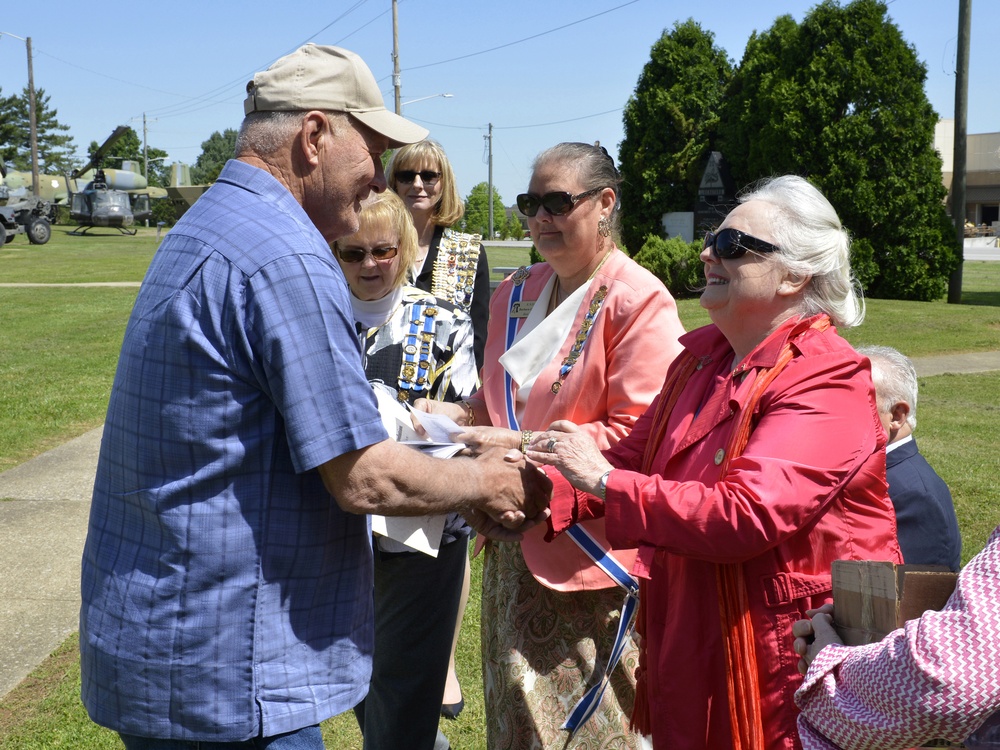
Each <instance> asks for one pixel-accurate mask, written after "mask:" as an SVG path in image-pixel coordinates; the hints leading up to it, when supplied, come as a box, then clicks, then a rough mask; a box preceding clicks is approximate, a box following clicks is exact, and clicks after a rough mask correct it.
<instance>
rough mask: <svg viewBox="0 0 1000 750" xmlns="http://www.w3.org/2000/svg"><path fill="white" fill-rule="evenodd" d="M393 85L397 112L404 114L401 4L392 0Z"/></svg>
mask: <svg viewBox="0 0 1000 750" xmlns="http://www.w3.org/2000/svg"><path fill="white" fill-rule="evenodd" d="M392 87H393V89H395V92H396V114H397V115H401V114H403V104H402V102H401V101H400V99H401V97H402V91H401V89H402V84H401V83H400V80H399V6H398V4H397V2H396V0H392Z"/></svg>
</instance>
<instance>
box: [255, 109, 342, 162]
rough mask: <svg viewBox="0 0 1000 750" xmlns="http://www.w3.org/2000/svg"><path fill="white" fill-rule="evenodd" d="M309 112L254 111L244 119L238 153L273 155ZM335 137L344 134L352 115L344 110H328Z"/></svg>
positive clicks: (286, 141) (296, 130)
mask: <svg viewBox="0 0 1000 750" xmlns="http://www.w3.org/2000/svg"><path fill="white" fill-rule="evenodd" d="M305 114H306V113H305V112H301V111H291V112H251V113H250V114H249V115H247V116H246V117H244V118H243V124H242V125H240V132H239V133H238V134H237V136H236V156H243V155H244V154H256V155H257V156H270V155H271V154H273V153H274V152H275V151H277V150H278V149H279V148H281V147H282V146H284V145H285V144H286V143H288V141H289V140H290V139H291V138H292V136H293V135H294V134H295V133H296V132H298V130H299V128H301V127H302V118H303V117H304V116H305ZM324 114H325V115H326V118H327V119H328V120H329V121H330V128H331V129H332V130H333V134H334V136H339V135H341V134H342V133H343V131H344V128H345V127H346V126H347V124H348V116H347V115H346V114H345V113H343V112H325V113H324Z"/></svg>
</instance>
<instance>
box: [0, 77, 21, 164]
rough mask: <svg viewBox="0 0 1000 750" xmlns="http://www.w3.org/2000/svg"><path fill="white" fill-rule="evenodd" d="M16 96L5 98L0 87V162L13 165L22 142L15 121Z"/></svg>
mask: <svg viewBox="0 0 1000 750" xmlns="http://www.w3.org/2000/svg"><path fill="white" fill-rule="evenodd" d="M16 98H17V97H16V96H4V95H3V87H2V86H0V162H3V163H4V164H13V161H14V156H15V155H16V154H17V149H18V146H17V144H18V143H19V142H20V134H19V133H18V130H17V125H16V123H15V121H14V107H15V106H16V105H15V102H14V100H15V99H16Z"/></svg>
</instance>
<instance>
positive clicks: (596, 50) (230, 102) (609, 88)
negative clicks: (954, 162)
mask: <svg viewBox="0 0 1000 750" xmlns="http://www.w3.org/2000/svg"><path fill="white" fill-rule="evenodd" d="M814 5H815V2H812V1H811V0H810V1H801V2H800V1H799V0H713V2H677V1H675V0H573V1H572V2H570V1H567V0H534V1H533V2H528V1H526V0H507V1H506V2H480V1H479V0H399V3H398V18H399V24H398V29H399V50H400V67H401V76H400V78H401V90H402V100H403V105H404V106H403V114H404V115H406V116H407V117H409V118H411V119H413V120H415V121H417V122H419V123H421V124H422V125H424V126H425V127H427V128H428V129H430V131H431V136H432V137H433V138H435V139H437V140H438V141H440V142H441V143H442V144H443V146H444V148H445V150H446V151H447V153H448V155H449V157H450V158H451V160H452V163H453V165H454V167H455V171H456V175H457V178H458V183H459V189H460V191H461V192H462V195H463V196H464V195H466V194H467V193H468V192H469V190H470V189H471V188H472V186H473V185H475V184H476V183H479V182H486V181H487V179H488V175H489V166H488V159H487V139H486V136H487V134H488V129H489V125H490V124H492V125H493V137H492V144H493V183H494V185H495V186H496V188H497V189H498V190H499V191H500V194H501V196H502V198H503V199H504V202H505V203H506V204H508V205H510V204H511V203H513V201H514V198H515V196H516V195H517V193H519V192H522V191H524V190H525V189H526V187H527V181H528V179H529V176H530V169H531V161H532V159H533V158H534V157H535V155H536V154H537V153H538V152H539V151H541V150H543V149H545V148H547V147H548V146H551V145H553V144H555V143H558V142H559V141H565V140H581V141H587V142H592V141H595V140H599V141H601V143H602V144H603V145H605V146H606V147H607V148H608V150H609V151H610V152H611V153H612V155H613V156H617V150H618V145H619V143H620V142H621V140H622V137H623V131H622V125H621V111H622V107H623V106H624V105H625V103H626V101H627V100H628V97H629V95H630V94H631V92H632V91H633V89H634V88H635V85H636V82H637V81H638V78H639V75H640V73H641V72H642V68H643V66H644V65H645V63H646V62H647V61H648V60H649V52H650V49H651V47H652V45H653V44H654V43H655V42H656V40H657V39H659V37H660V36H661V34H662V33H663V32H664V30H667V29H670V28H671V27H672V26H673V24H674V23H675V22H676V21H683V20H686V19H687V18H693V19H694V20H696V21H697V22H699V23H700V24H701V25H702V27H703V28H704V29H706V30H708V31H711V32H712V33H713V34H714V35H715V41H716V43H717V44H718V45H719V46H720V47H722V48H723V49H725V50H726V51H727V53H728V54H729V56H730V57H731V58H733V60H734V61H736V62H738V61H739V59H740V58H741V57H742V55H743V50H744V48H745V46H746V41H747V39H748V38H749V36H750V34H751V33H752V32H753V31H754V30H758V31H763V30H765V29H767V28H769V27H770V26H771V24H772V23H773V21H774V19H775V18H776V17H778V16H779V15H783V14H791V15H792V16H793V17H794V18H795V19H796V20H801V19H802V17H803V16H804V15H805V13H806V12H807V11H808V10H809V9H810V8H811V7H813V6H814ZM101 7H103V8H104V9H105V10H104V11H103V12H100V13H95V12H94V5H93V3H68V2H57V3H56V4H55V6H54V7H52V10H51V12H47V13H45V14H39V13H34V14H32V13H7V14H4V18H3V20H0V31H3V32H7V33H9V34H14V35H17V36H19V37H29V36H30V37H31V38H32V48H33V52H34V65H33V67H34V80H35V86H36V88H42V89H44V90H45V92H46V94H47V95H49V96H50V102H49V103H50V106H52V107H54V108H55V109H56V110H57V112H58V116H59V120H60V121H61V122H63V123H64V124H67V125H69V126H70V128H71V131H70V132H71V135H72V136H73V137H74V139H75V143H76V146H77V150H78V155H79V156H80V157H81V158H82V157H84V156H85V154H86V148H87V146H88V145H89V144H90V142H91V141H98V142H101V141H103V140H104V139H105V138H106V137H107V136H108V135H110V134H111V132H112V131H113V130H114V128H115V127H116V126H117V125H119V124H128V125H131V126H132V127H133V128H134V129H135V130H136V132H137V133H138V134H139V137H140V139H141V138H142V135H143V115H145V117H146V127H147V138H148V142H149V144H150V145H151V146H156V147H158V148H162V149H164V150H165V151H167V153H168V154H169V160H170V161H173V160H176V161H184V162H188V163H193V162H194V160H195V159H196V158H197V156H198V154H199V153H200V152H201V143H202V141H204V140H206V139H207V138H208V137H209V136H210V135H211V134H212V132H214V131H217V130H218V131H221V130H224V129H225V128H237V127H238V126H239V123H240V120H241V119H242V116H243V109H242V102H243V91H244V85H245V83H246V81H247V80H249V78H250V77H251V76H252V75H253V73H254V72H255V71H257V70H261V69H263V68H266V67H267V66H268V65H270V63H271V62H273V61H274V60H275V59H277V58H278V57H280V56H282V55H284V54H286V53H288V52H290V51H291V50H293V49H295V48H296V47H298V46H299V45H300V44H302V43H304V42H306V41H313V42H316V43H318V44H337V45H340V46H343V47H347V48H348V49H352V50H354V51H356V52H358V53H359V54H360V55H361V56H362V57H363V58H364V59H365V60H366V62H367V63H368V64H369V66H370V67H371V69H372V71H373V73H374V74H375V77H376V79H377V80H378V82H379V85H380V86H381V88H382V91H383V93H384V95H385V98H386V103H387V106H388V107H389V108H390V109H391V108H392V107H393V80H392V57H391V55H392V11H391V8H392V5H391V0H343V1H342V2H326V3H323V2H315V1H314V2H300V0H285V1H284V2H280V3H278V2H273V0H271V1H269V2H264V1H263V0H242V1H241V2H223V1H222V0H201V1H200V2H193V1H192V0H171V2H168V3H145V2H140V3H130V4H118V5H116V4H112V5H105V6H101ZM888 8H889V14H890V16H891V17H892V18H893V20H894V21H895V22H896V24H897V25H898V26H899V27H900V29H901V30H902V33H903V36H904V38H905V39H906V40H907V41H908V42H909V43H910V44H912V45H913V46H914V47H915V48H916V50H917V54H918V56H919V57H920V59H921V60H923V62H924V63H925V64H926V66H927V69H928V81H927V95H928V98H929V99H930V101H931V104H932V105H933V106H934V108H935V110H936V111H937V112H938V114H939V115H940V116H942V117H949V118H950V117H953V116H954V101H955V93H954V86H955V75H954V70H955V56H956V40H957V30H958V0H892V2H889V3H888ZM997 8H998V4H997V3H996V0H979V2H977V3H975V4H974V7H973V17H972V29H973V30H972V46H971V61H970V83H969V88H970V91H969V110H968V118H969V132H971V133H984V132H996V131H1000V95H998V93H997V89H996V78H995V76H996V69H997V65H996V59H995V49H996V45H997V33H998V32H997V28H996V21H997V18H998V13H997ZM25 52H26V45H25V43H24V42H22V41H20V40H18V39H16V38H12V37H10V36H0V90H2V93H3V94H4V95H8V94H12V93H15V92H19V91H20V90H21V88H22V87H23V86H25V85H26V84H27V56H26V54H25ZM991 57H992V59H991ZM443 93H449V94H452V96H451V97H448V98H446V97H441V96H435V95H437V94H443ZM424 97H430V98H424ZM418 99H420V100H421V101H415V100H418ZM408 101H409V102H411V104H409V105H407V102H408Z"/></svg>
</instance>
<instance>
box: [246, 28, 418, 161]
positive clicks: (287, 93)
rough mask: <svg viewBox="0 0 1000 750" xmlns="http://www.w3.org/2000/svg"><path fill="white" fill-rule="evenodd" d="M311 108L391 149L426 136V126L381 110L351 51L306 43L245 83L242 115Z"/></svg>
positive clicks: (377, 94) (368, 74)
mask: <svg viewBox="0 0 1000 750" xmlns="http://www.w3.org/2000/svg"><path fill="white" fill-rule="evenodd" d="M312 109H318V110H322V111H331V112H346V113H348V114H349V115H351V116H352V117H355V118H357V119H358V120H359V121H360V122H362V123H364V124H365V125H367V126H368V127H370V128H371V129H372V130H374V131H375V132H376V133H380V134H382V135H384V136H385V137H386V138H388V139H389V141H390V144H389V145H390V146H391V147H393V148H395V147H398V146H402V145H405V144H407V143H416V142H417V141H422V140H423V139H424V138H426V137H427V130H426V128H422V127H420V126H419V125H416V124H414V123H412V122H410V121H409V120H407V119H405V118H403V117H400V116H399V115H397V114H394V113H392V112H390V111H389V110H387V109H386V108H385V102H384V101H383V99H382V92H381V91H379V88H378V84H377V83H375V76H373V75H372V72H371V70H369V69H368V66H367V65H365V61H364V60H362V59H361V58H360V57H358V56H357V55H356V54H354V53H353V52H351V51H350V50H346V49H343V48H341V47H329V46H322V45H317V44H306V45H303V46H302V47H299V48H298V49H297V50H295V51H294V52H292V53H291V54H290V55H285V56H284V57H282V58H279V59H278V60H277V61H275V63H274V64H273V65H272V66H271V67H269V68H268V69H267V70H265V71H262V72H260V73H257V74H256V75H254V77H253V80H251V81H249V82H248V83H247V98H246V100H245V101H244V102H243V112H244V114H250V113H251V112H276V111H277V112H287V111H292V112H294V111H302V112H306V111H309V110H312Z"/></svg>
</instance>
